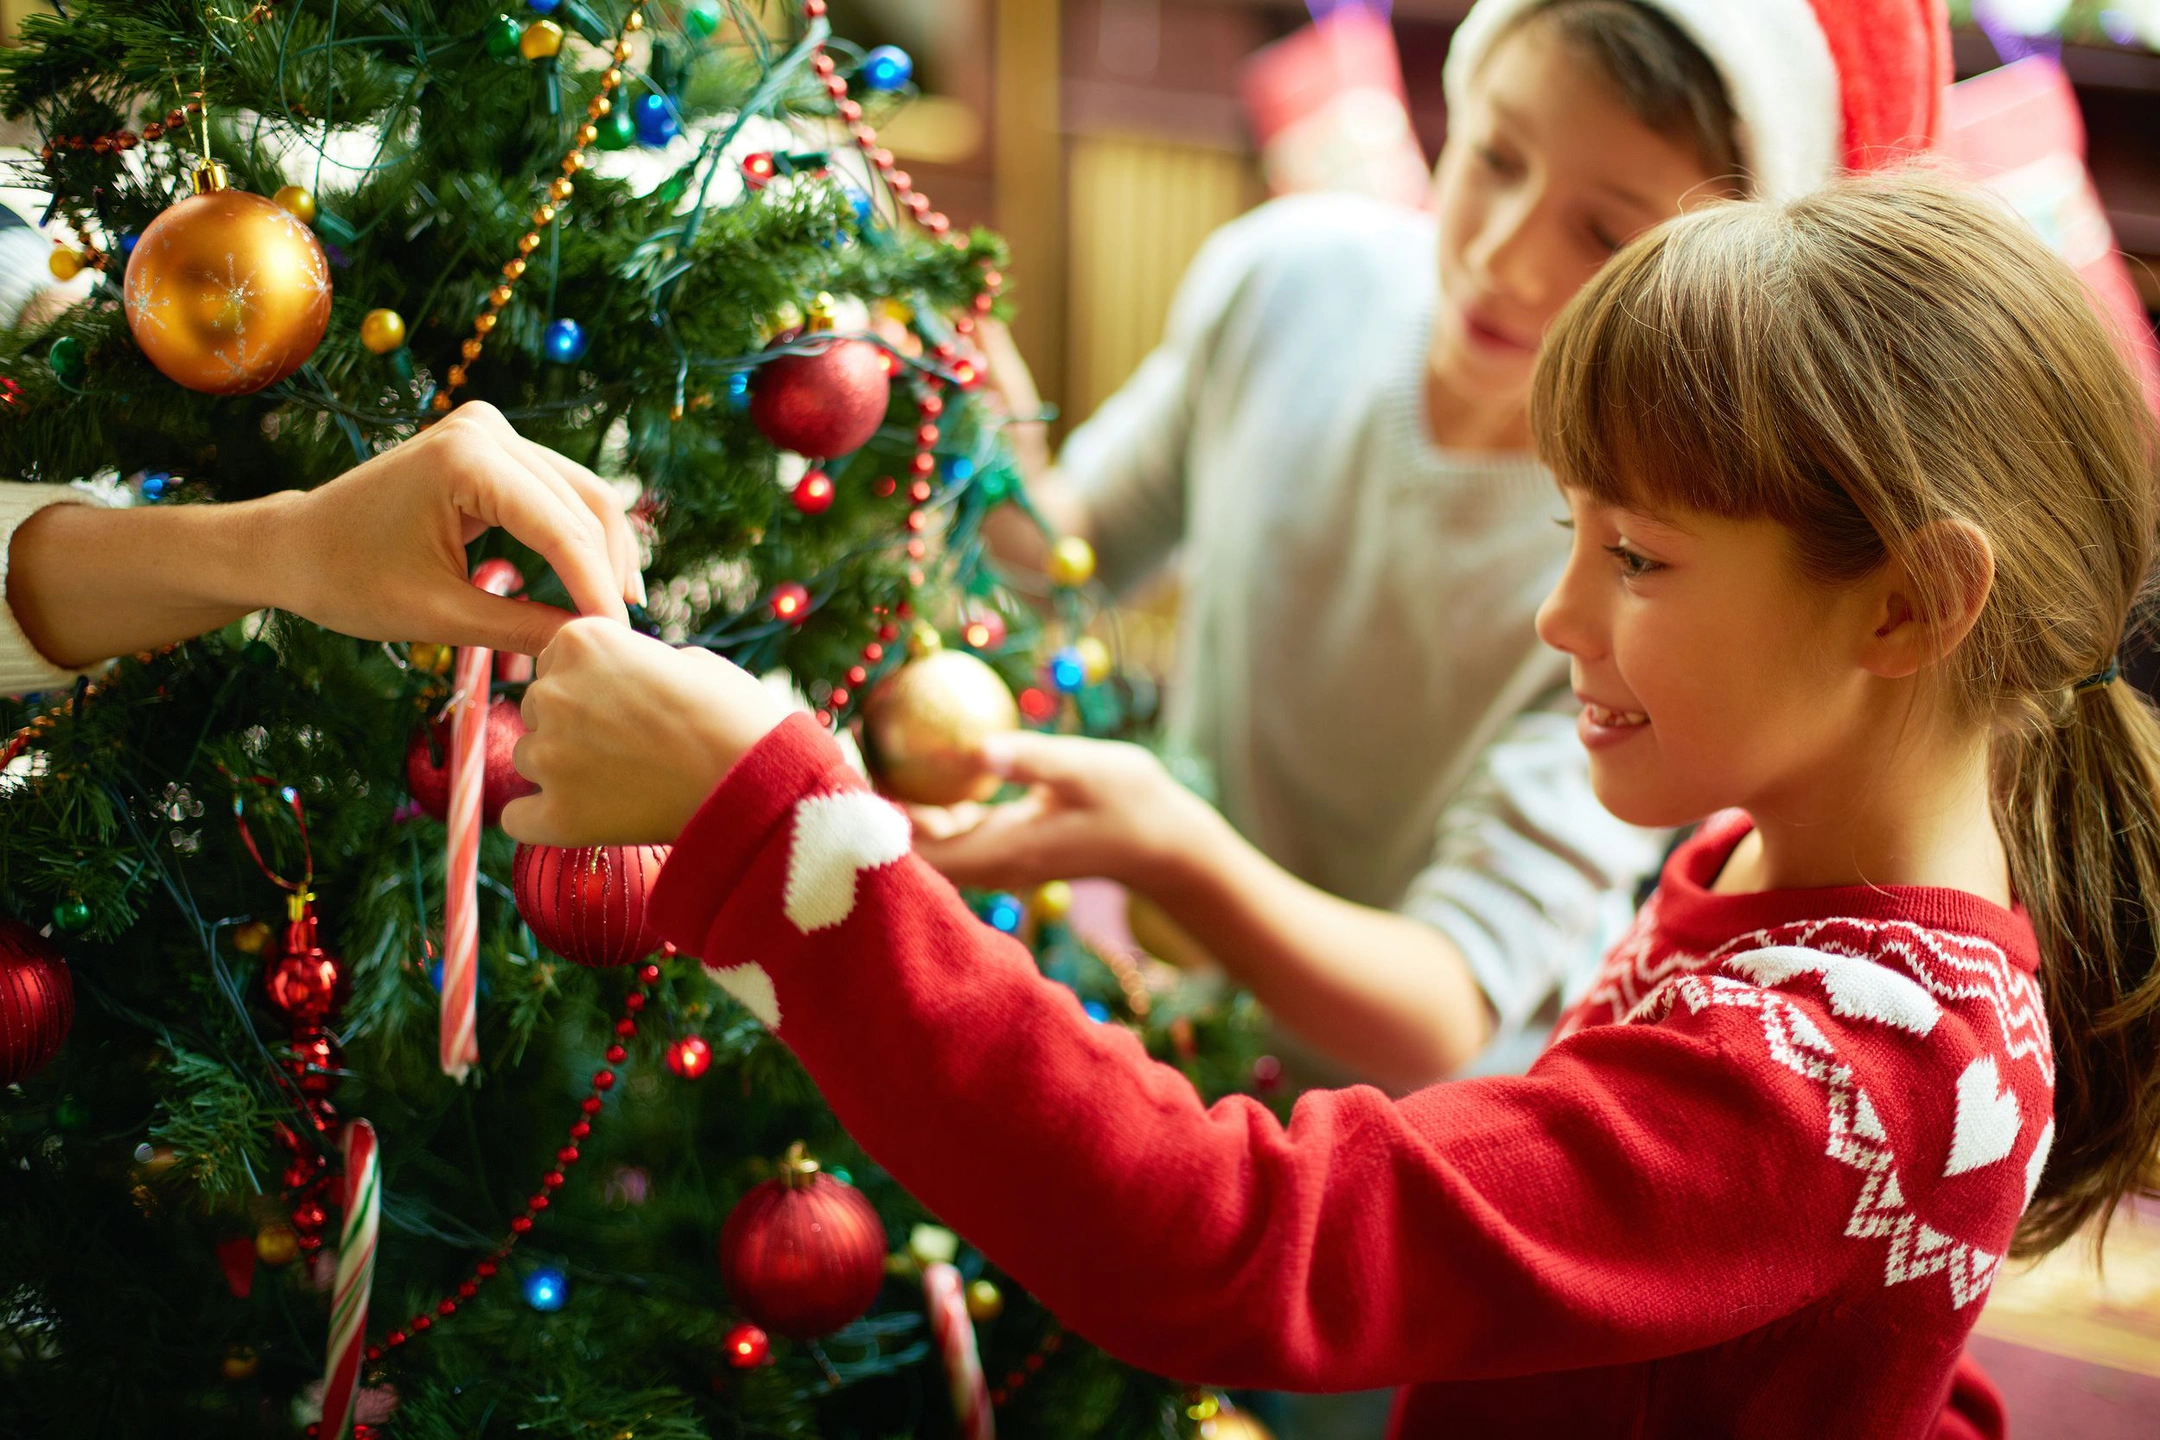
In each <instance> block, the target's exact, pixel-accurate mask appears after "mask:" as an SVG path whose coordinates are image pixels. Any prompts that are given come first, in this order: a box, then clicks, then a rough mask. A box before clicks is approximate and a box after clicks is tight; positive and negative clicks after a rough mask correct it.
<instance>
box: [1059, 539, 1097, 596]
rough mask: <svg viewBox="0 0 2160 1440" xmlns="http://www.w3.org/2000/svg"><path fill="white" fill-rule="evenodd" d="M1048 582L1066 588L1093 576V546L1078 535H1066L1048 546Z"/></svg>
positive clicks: (1079, 583) (1085, 581) (1088, 579)
mask: <svg viewBox="0 0 2160 1440" xmlns="http://www.w3.org/2000/svg"><path fill="white" fill-rule="evenodd" d="M1049 569H1050V582H1051V583H1052V584H1053V585H1063V586H1065V587H1066V588H1067V589H1072V588H1074V587H1077V586H1081V585H1085V584H1087V582H1088V581H1090V580H1092V579H1094V578H1095V547H1094V546H1092V545H1090V544H1088V542H1087V541H1085V540H1083V539H1081V538H1080V537H1079V536H1078V535H1067V536H1066V537H1065V538H1064V539H1062V540H1060V541H1058V542H1057V544H1055V545H1053V546H1051V547H1050V567H1049Z"/></svg>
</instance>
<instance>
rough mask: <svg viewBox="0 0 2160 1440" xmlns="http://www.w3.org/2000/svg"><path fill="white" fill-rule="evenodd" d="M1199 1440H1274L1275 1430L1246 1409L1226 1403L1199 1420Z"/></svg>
mask: <svg viewBox="0 0 2160 1440" xmlns="http://www.w3.org/2000/svg"><path fill="white" fill-rule="evenodd" d="M1199 1434H1200V1440H1275V1432H1274V1431H1272V1430H1270V1429H1268V1428H1267V1426H1265V1425H1263V1424H1261V1423H1260V1422H1259V1421H1258V1420H1255V1419H1254V1418H1253V1416H1252V1413H1251V1412H1250V1411H1247V1410H1232V1409H1231V1408H1229V1407H1228V1406H1227V1405H1226V1406H1224V1407H1222V1408H1221V1409H1219V1410H1217V1411H1216V1412H1215V1413H1214V1414H1213V1415H1211V1416H1209V1417H1208V1418H1207V1419H1205V1420H1203V1421H1201V1422H1200V1425H1199Z"/></svg>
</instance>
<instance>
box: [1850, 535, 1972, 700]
mask: <svg viewBox="0 0 2160 1440" xmlns="http://www.w3.org/2000/svg"><path fill="white" fill-rule="evenodd" d="M1908 553H1909V554H1910V555H1911V557H1912V559H1911V561H1910V562H1908V561H1906V560H1902V559H1899V558H1897V557H1895V556H1893V557H1891V558H1890V559H1889V560H1887V561H1885V562H1884V563H1883V566H1882V568H1881V569H1880V570H1879V571H1877V572H1876V573H1875V574H1874V575H1873V576H1871V577H1869V579H1868V580H1867V581H1866V582H1865V584H1866V587H1867V593H1868V597H1869V598H1868V608H1867V614H1868V616H1869V617H1870V618H1869V624H1870V627H1871V629H1870V632H1869V633H1868V634H1867V635H1865V636H1863V637H1862V638H1861V645H1860V665H1861V668H1862V669H1865V670H1867V671H1869V672H1870V673H1872V674H1875V675H1880V676H1882V677H1883V678H1884V679H1887V680H1901V679H1904V678H1905V677H1906V676H1909V675H1914V674H1917V673H1919V672H1920V671H1921V670H1924V669H1926V668H1927V667H1928V666H1930V665H1933V664H1935V663H1937V662H1938V661H1941V660H1943V659H1945V658H1947V657H1948V656H1949V655H1950V654H1951V653H1952V652H1953V651H1955V650H1956V649H1957V647H1958V646H1959V645H1961V644H1963V643H1964V640H1965V637H1966V636H1967V635H1969V634H1971V633H1972V627H1973V626H1974V625H1975V624H1976V623H1978V621H1979V619H1980V612H1981V610H1982V609H1984V608H1985V607H1986V605H1987V598H1988V592H1989V590H1990V589H1992V588H1993V587H1994V584H1995V547H1994V546H1992V545H1991V544H1989V543H1988V537H1987V532H1986V531H1984V530H1982V529H1981V528H1980V527H1979V526H1977V525H1975V524H1973V523H1972V522H1971V521H1969V520H1938V521H1935V522H1934V523H1932V524H1930V525H1927V526H1925V527H1923V528H1922V529H1921V530H1920V532H1919V533H1918V534H1916V535H1915V536H1914V537H1913V543H1912V546H1911V548H1910V550H1909V552H1908ZM1915 566H1917V567H1919V568H1920V569H1922V570H1924V571H1925V572H1926V573H1927V575H1928V577H1929V579H1930V581H1931V583H1930V584H1928V585H1925V586H1923V585H1920V584H1918V583H1917V582H1916V581H1915V579H1914V567H1915Z"/></svg>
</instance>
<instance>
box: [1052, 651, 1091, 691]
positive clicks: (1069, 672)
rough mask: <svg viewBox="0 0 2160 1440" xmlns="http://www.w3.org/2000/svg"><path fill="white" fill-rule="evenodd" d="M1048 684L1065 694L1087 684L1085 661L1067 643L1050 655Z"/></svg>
mask: <svg viewBox="0 0 2160 1440" xmlns="http://www.w3.org/2000/svg"><path fill="white" fill-rule="evenodd" d="M1050 684H1051V687H1052V688H1053V689H1055V690H1057V691H1059V692H1060V693H1062V694H1066V695H1070V694H1072V693H1073V692H1074V691H1076V690H1078V689H1080V688H1081V687H1082V686H1083V685H1085V684H1087V661H1085V660H1083V659H1082V658H1081V657H1080V652H1079V650H1078V649H1076V648H1075V647H1073V646H1071V645H1068V646H1066V647H1065V648H1064V649H1062V650H1060V651H1058V652H1057V654H1055V655H1052V656H1051V657H1050Z"/></svg>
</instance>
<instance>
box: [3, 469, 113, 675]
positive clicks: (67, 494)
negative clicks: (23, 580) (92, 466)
mask: <svg viewBox="0 0 2160 1440" xmlns="http://www.w3.org/2000/svg"><path fill="white" fill-rule="evenodd" d="M94 503H96V502H95V501H93V500H92V499H91V497H90V496H88V495H85V494H83V493H82V492H81V491H80V490H77V489H74V488H73V487H71V486H67V485H31V484H21V483H5V482H0V695H31V694H37V693H39V692H41V691H46V690H65V689H66V688H68V687H69V686H71V685H73V684H74V683H75V681H76V680H77V679H78V678H79V677H81V676H83V675H95V674H97V673H98V672H99V671H100V670H103V669H104V668H105V667H104V665H103V664H102V663H101V664H97V665H91V666H88V667H86V668H84V669H81V670H70V669H67V668H66V667H65V666H61V665H55V664H53V663H52V661H50V660H48V659H46V658H45V657H44V656H43V655H42V654H40V653H39V652H38V648H37V647H36V646H35V645H33V644H31V643H30V637H29V636H28V635H27V634H25V633H23V628H22V625H21V623H20V622H18V621H17V620H16V618H15V611H14V609H13V608H12V607H11V606H9V605H8V603H7V575H8V549H9V547H10V546H11V545H12V544H13V543H14V541H15V531H16V529H17V528H18V527H20V526H21V525H22V523H23V522H24V521H25V520H28V519H29V518H30V517H31V516H32V515H35V514H37V513H38V511H40V510H43V509H44V508H45V507H46V506H48V505H89V504H94Z"/></svg>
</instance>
